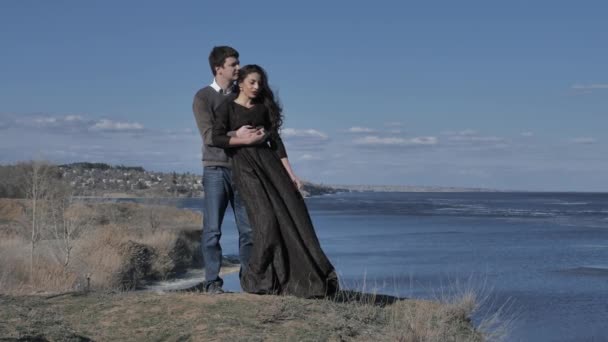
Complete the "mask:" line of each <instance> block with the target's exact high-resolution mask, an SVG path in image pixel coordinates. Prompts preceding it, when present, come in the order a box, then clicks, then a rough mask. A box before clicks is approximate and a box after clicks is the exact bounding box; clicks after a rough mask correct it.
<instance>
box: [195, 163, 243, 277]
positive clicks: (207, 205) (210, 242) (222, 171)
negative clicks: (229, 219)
mask: <svg viewBox="0 0 608 342" xmlns="http://www.w3.org/2000/svg"><path fill="white" fill-rule="evenodd" d="M203 190H204V192H205V200H204V204H203V236H202V250H203V259H204V262H205V283H206V284H210V283H213V282H219V283H220V286H221V285H222V283H223V281H222V278H220V277H219V272H220V266H221V264H222V247H221V246H220V238H221V236H222V221H223V220H224V214H225V212H226V208H228V203H230V205H231V206H232V210H233V211H234V218H235V220H236V226H237V229H238V231H239V259H240V261H241V269H242V268H244V267H247V264H248V262H249V256H250V255H251V247H252V245H253V241H252V238H253V236H252V232H251V226H250V225H249V219H248V217H247V210H246V209H245V205H244V203H243V202H242V200H241V198H240V196H239V194H238V191H236V189H235V188H234V187H233V184H232V174H231V170H230V169H229V168H227V167H222V166H206V167H204V169H203Z"/></svg>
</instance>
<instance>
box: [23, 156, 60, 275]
mask: <svg viewBox="0 0 608 342" xmlns="http://www.w3.org/2000/svg"><path fill="white" fill-rule="evenodd" d="M19 166H20V168H21V169H22V170H23V173H22V175H23V182H22V185H23V187H24V193H25V197H26V199H28V200H29V201H30V205H29V206H26V212H27V217H28V218H29V220H28V223H29V228H30V233H31V234H30V279H33V277H34V255H35V250H36V246H37V244H38V241H40V236H41V227H42V225H43V222H42V221H43V218H44V215H45V210H46V208H45V205H46V204H47V199H48V196H49V194H50V192H51V187H52V185H51V182H52V179H51V172H52V170H51V169H52V166H51V165H50V164H49V163H47V162H44V161H37V160H36V161H32V162H29V163H22V164H20V165H19Z"/></svg>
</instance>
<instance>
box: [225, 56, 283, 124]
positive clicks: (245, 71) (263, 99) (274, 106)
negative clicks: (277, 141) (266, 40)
mask: <svg viewBox="0 0 608 342" xmlns="http://www.w3.org/2000/svg"><path fill="white" fill-rule="evenodd" d="M253 73H257V74H259V75H260V87H259V91H258V96H257V97H256V98H255V99H253V103H259V104H263V105H264V106H265V107H266V109H268V113H269V114H270V124H271V129H272V130H273V131H275V132H279V129H280V128H281V126H282V125H283V108H282V107H281V104H280V103H279V99H278V98H275V96H274V93H273V92H272V89H270V86H269V85H268V76H267V74H266V71H265V70H264V69H263V68H262V67H261V66H259V65H256V64H249V65H245V66H244V67H242V68H240V69H239V77H238V78H237V80H236V82H237V84H240V83H241V82H243V81H244V80H245V78H247V76H248V75H250V74H253Z"/></svg>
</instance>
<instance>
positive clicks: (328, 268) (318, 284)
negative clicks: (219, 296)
mask: <svg viewBox="0 0 608 342" xmlns="http://www.w3.org/2000/svg"><path fill="white" fill-rule="evenodd" d="M215 115H216V116H215V118H214V125H213V131H212V132H213V133H212V134H213V144H214V145H216V146H219V147H223V148H225V149H226V152H227V154H228V155H230V156H231V157H232V178H233V181H234V183H235V185H236V189H237V191H239V193H240V195H241V198H242V199H243V200H244V202H245V207H246V208H247V213H248V215H249V221H250V223H251V226H252V229H253V250H252V253H251V258H250V261H249V264H248V265H247V267H244V268H243V272H242V274H241V287H242V288H243V290H245V291H246V292H250V293H273V294H289V295H295V296H299V297H306V298H310V297H323V296H326V295H329V294H332V293H334V292H336V291H337V290H338V279H337V276H336V272H335V270H334V267H333V266H332V264H331V263H330V262H329V260H328V259H327V256H326V255H325V253H323V250H321V246H320V244H319V240H318V238H317V235H316V233H315V230H314V227H313V225H312V222H311V220H310V216H309V214H308V209H307V208H306V204H305V203H304V199H303V198H302V196H301V194H300V192H299V191H298V190H297V188H296V187H295V185H294V184H293V182H292V181H291V178H290V177H289V174H288V173H287V171H286V170H285V168H284V167H283V164H282V163H281V158H286V157H287V154H286V152H285V147H284V146H283V142H282V141H281V138H280V136H279V134H278V132H276V131H274V132H273V131H271V125H270V118H269V114H268V111H267V110H266V107H265V106H263V105H261V104H257V105H255V106H254V107H252V108H247V107H244V106H241V105H239V104H237V103H235V102H234V101H226V102H225V103H224V104H222V105H221V106H220V107H219V108H218V109H217V110H216V112H215ZM243 125H251V126H254V127H259V126H264V127H265V130H266V132H270V136H269V138H268V141H267V142H266V143H263V144H259V145H255V146H241V147H230V146H229V145H228V141H229V139H230V138H229V137H228V136H226V133H227V132H228V131H234V130H236V129H238V128H239V127H241V126H243Z"/></svg>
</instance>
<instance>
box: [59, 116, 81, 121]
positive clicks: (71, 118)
mask: <svg viewBox="0 0 608 342" xmlns="http://www.w3.org/2000/svg"><path fill="white" fill-rule="evenodd" d="M63 119H64V120H65V121H68V122H70V121H83V119H82V116H80V115H67V116H65V117H64V118H63Z"/></svg>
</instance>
